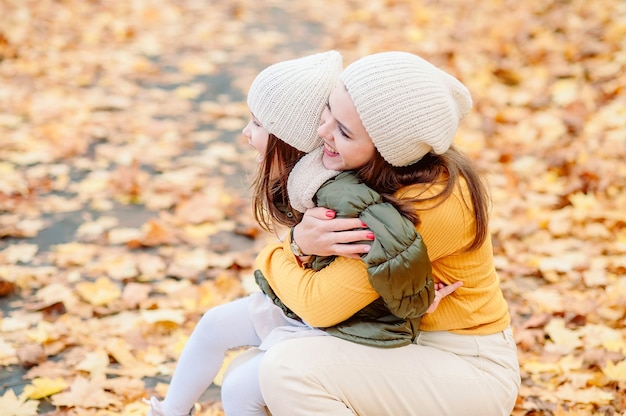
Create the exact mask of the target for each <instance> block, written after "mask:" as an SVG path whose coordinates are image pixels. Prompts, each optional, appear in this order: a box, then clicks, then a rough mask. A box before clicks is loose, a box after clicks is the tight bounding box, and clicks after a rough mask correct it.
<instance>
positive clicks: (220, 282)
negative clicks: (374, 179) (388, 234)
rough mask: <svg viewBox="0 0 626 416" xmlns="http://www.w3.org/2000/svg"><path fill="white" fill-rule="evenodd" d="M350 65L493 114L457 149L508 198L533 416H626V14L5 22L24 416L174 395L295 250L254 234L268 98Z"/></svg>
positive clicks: (1, 397) (484, 8) (29, 14)
mask: <svg viewBox="0 0 626 416" xmlns="http://www.w3.org/2000/svg"><path fill="white" fill-rule="evenodd" d="M327 49H338V50H340V51H341V52H342V53H343V55H344V60H345V62H346V63H349V62H351V61H352V60H354V59H356V58H357V57H359V56H362V55H364V54H367V53H371V52H376V51H381V50H391V49H401V50H407V51H412V52H415V53H418V54H420V55H422V56H424V57H425V58H427V59H429V60H431V61H432V62H434V63H436V64H438V65H440V66H442V67H443V68H445V69H447V70H448V71H450V72H451V73H453V74H455V75H456V76H458V77H459V78H460V79H461V80H462V81H463V82H464V83H465V84H466V85H468V87H469V88H470V90H471V91H472V94H473V97H474V102H475V107H474V111H473V112H472V113H471V115H470V116H469V117H468V118H467V119H466V120H465V121H464V123H463V126H462V128H461V130H460V132H459V136H458V140H457V141H458V143H459V145H460V146H462V147H463V148H464V149H466V150H467V151H468V152H469V153H470V154H471V155H472V156H473V157H474V158H475V159H476V160H477V161H478V162H479V164H480V166H481V168H482V169H483V170H484V172H485V174H486V176H487V178H488V180H489V183H490V187H491V190H492V194H493V200H494V207H493V219H492V231H493V237H494V249H495V254H496V260H497V267H498V269H499V272H500V276H501V280H502V288H503V290H504V292H505V295H506V297H507V299H508V300H509V302H510V310H511V315H512V320H513V322H512V325H513V328H514V332H515V337H516V340H517V343H518V348H519V358H520V363H521V369H522V388H521V391H520V396H519V400H518V403H517V406H516V408H515V411H514V413H513V414H514V415H516V416H521V415H626V398H625V393H624V390H625V389H626V279H625V278H624V276H625V275H626V208H625V207H626V163H624V160H626V52H625V51H626V3H625V2H623V1H622V0H603V1H602V2H601V5H600V2H591V1H587V0H527V1H521V2H520V1H513V0H484V1H483V0H481V1H476V0H472V1H465V0H463V1H461V0H430V1H428V0H423V1H417V0H416V1H409V0H397V1H394V0H388V1H383V0H371V1H361V2H359V1H345V2H335V1H332V0H319V1H315V2H307V1H287V0H273V1H266V2H263V1H261V2H254V1H243V0H237V1H231V0H228V1H226V0H211V1H209V0H206V1H201V0H158V1H153V2H149V1H141V0H129V1H119V2H118V1H105V0H92V1H86V0H36V1H35V0H0V293H1V294H2V297H0V302H1V306H2V308H1V311H2V312H1V315H0V334H1V337H0V365H1V366H2V367H0V383H2V385H0V409H2V412H1V413H2V415H3V416H12V415H21V416H28V415H34V414H37V413H47V414H50V415H108V414H122V415H143V414H145V412H146V406H145V405H144V404H142V403H141V398H142V397H147V396H149V395H153V394H157V395H162V394H164V392H165V391H166V389H167V382H168V380H169V376H170V375H171V373H172V371H173V368H174V365H175V362H176V358H177V357H178V354H179V353H180V351H181V348H182V346H183V345H184V343H185V341H186V339H187V337H188V336H189V334H190V332H191V330H192V329H193V326H194V324H195V322H196V321H197V320H198V318H199V317H200V316H201V314H202V313H203V311H205V310H206V309H207V308H210V307H211V306H214V305H217V304H220V303H222V302H226V301H229V300H231V299H235V298H237V297H239V296H243V295H244V294H245V293H247V292H249V291H250V290H255V289H254V285H253V284H251V279H250V276H251V273H252V263H253V259H254V255H255V253H256V252H257V251H258V250H259V248H260V247H261V246H262V245H263V244H264V243H266V242H267V241H268V239H273V238H274V237H273V236H269V235H267V234H265V233H262V232H260V230H259V229H258V227H257V226H256V224H255V223H254V222H253V220H252V218H251V210H250V204H249V199H248V196H249V190H248V188H247V184H248V182H249V174H250V173H251V172H253V170H254V167H255V157H256V155H255V153H254V152H253V151H252V150H251V149H250V148H249V147H248V146H247V144H246V143H245V142H244V140H242V139H241V137H240V130H241V128H242V127H243V126H244V125H245V123H246V121H247V117H248V113H247V108H246V105H245V93H246V90H247V88H248V86H249V84H250V82H251V80H252V79H253V77H254V76H255V75H256V73H257V72H258V71H259V70H260V69H261V68H263V67H264V66H266V65H268V64H271V63H274V62H277V61H279V60H282V59H288V58H293V57H297V56H301V55H304V54H307V53H311V52H318V51H322V50H327ZM203 397H204V398H203V401H202V403H201V405H200V406H199V411H200V412H199V414H200V415H205V416H206V415H221V414H222V413H221V406H220V403H219V401H215V400H214V399H215V398H216V397H217V396H216V395H213V396H211V397H208V398H207V396H203Z"/></svg>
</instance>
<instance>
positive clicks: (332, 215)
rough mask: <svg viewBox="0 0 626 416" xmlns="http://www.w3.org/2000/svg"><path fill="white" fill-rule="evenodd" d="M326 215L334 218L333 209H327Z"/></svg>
mask: <svg viewBox="0 0 626 416" xmlns="http://www.w3.org/2000/svg"><path fill="white" fill-rule="evenodd" d="M326 216H327V217H328V218H335V211H333V210H331V209H329V210H328V211H326Z"/></svg>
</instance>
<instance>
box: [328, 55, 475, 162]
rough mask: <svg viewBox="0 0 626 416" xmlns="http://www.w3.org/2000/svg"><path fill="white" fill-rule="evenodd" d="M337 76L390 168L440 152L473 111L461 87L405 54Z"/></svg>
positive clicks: (363, 62)
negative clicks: (390, 165)
mask: <svg viewBox="0 0 626 416" xmlns="http://www.w3.org/2000/svg"><path fill="white" fill-rule="evenodd" d="M340 78H341V80H342V81H343V83H344V85H345V87H346V89H347V91H348V94H349V95H350V97H351V98H352V100H353V101H354V105H355V106H356V109H357V112H358V114H359V117H360V118H361V121H362V122H363V126H364V127H365V130H366V131H367V133H368V134H369V135H370V138H371V139H372V141H373V142H374V146H376V149H378V151H379V152H380V154H381V155H382V157H383V158H384V159H385V160H386V161H387V162H389V163H390V164H392V165H393V166H408V165H411V164H413V163H415V162H417V161H419V160H420V159H421V158H422V157H424V155H425V154H427V153H428V152H430V151H432V152H434V153H436V154H441V153H444V152H445V151H446V150H448V148H449V147H450V146H451V145H452V141H453V140H454V136H455V134H456V131H457V129H458V126H459V122H460V121H461V119H463V117H465V115H466V114H467V113H468V112H469V111H470V109H471V108H472V97H471V95H470V93H469V91H468V90H467V88H466V87H465V85H463V84H462V83H461V82H460V81H459V80H457V79H456V78H454V77H453V76H451V75H449V74H447V73H446V72H444V71H442V70H441V69H439V68H437V67H435V66H434V65H433V64H431V63H430V62H428V61H426V60H424V59H422V58H420V57H419V56H417V55H414V54H411V53H407V52H382V53H377V54H373V55H369V56H366V57H364V58H361V59H359V60H357V61H355V62H353V63H352V64H350V65H349V66H348V67H347V68H346V69H345V70H344V71H343V72H342V73H341V75H340Z"/></svg>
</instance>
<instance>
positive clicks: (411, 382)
mask: <svg viewBox="0 0 626 416" xmlns="http://www.w3.org/2000/svg"><path fill="white" fill-rule="evenodd" d="M259 371H260V375H259V381H260V383H261V390H262V392H263V397H264V399H265V402H266V403H267V405H268V407H269V409H270V410H271V412H272V414H273V415H274V416H286V415H289V416H298V415H317V416H319V415H324V416H331V415H360V416H366V415H371V416H385V415H389V416H414V415H415V416H446V415H450V416H458V415H464V416H472V415H476V416H500V415H505V416H506V415H510V414H511V411H512V410H513V407H514V405H515V400H516V398H517V393H518V390H519V385H520V374H519V363H518V359H517V349H516V346H515V342H514V340H513V336H512V333H511V330H510V329H507V330H505V331H503V332H499V333H497V334H494V335H487V336H468V335H455V334H451V333H449V332H422V333H420V334H419V336H418V338H417V340H416V343H415V344H413V345H410V346H407V347H402V348H393V349H382V348H373V347H367V346H363V345H359V344H354V343H351V342H348V341H344V340H341V339H338V338H335V337H311V338H303V339H293V340H288V341H284V342H281V343H279V344H277V345H274V346H273V347H272V348H270V350H269V351H267V352H266V355H265V357H264V358H263V360H262V362H261V366H260V370H259Z"/></svg>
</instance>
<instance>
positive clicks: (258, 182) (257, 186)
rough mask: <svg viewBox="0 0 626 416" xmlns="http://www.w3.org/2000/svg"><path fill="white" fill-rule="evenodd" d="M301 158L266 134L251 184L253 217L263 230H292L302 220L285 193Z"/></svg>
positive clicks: (292, 149)
mask: <svg viewBox="0 0 626 416" xmlns="http://www.w3.org/2000/svg"><path fill="white" fill-rule="evenodd" d="M302 156H304V152H301V151H299V150H298V149H296V148H295V147H293V146H290V145H288V144H287V143H285V142H284V141H282V140H280V139H279V138H278V137H276V136H274V135H273V134H270V135H269V138H268V141H267V148H266V150H265V155H263V160H262V161H261V163H260V165H259V167H258V169H257V172H256V176H255V178H254V181H253V182H252V189H253V196H252V210H253V212H254V218H255V219H256V221H257V222H258V223H259V225H260V226H261V227H262V228H263V229H264V230H266V231H275V226H276V224H280V225H284V226H286V227H292V226H294V225H296V224H297V223H298V222H299V221H300V219H301V218H302V216H301V214H300V213H298V212H297V211H295V210H293V209H292V208H291V205H290V204H289V195H288V194H287V179H288V178H289V173H290V172H291V169H293V167H294V166H295V164H296V163H297V162H298V160H300V158H301V157H302Z"/></svg>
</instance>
